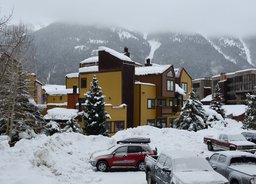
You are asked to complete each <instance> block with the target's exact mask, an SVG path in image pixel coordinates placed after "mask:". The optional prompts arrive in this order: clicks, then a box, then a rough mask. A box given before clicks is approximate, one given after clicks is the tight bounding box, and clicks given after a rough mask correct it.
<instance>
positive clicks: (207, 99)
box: [201, 94, 212, 102]
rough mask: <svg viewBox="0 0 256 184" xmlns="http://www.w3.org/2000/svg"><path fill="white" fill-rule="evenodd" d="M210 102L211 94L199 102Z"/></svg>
mask: <svg viewBox="0 0 256 184" xmlns="http://www.w3.org/2000/svg"><path fill="white" fill-rule="evenodd" d="M210 101H212V94H210V95H208V96H206V97H205V98H203V99H202V100H201V102H210Z"/></svg>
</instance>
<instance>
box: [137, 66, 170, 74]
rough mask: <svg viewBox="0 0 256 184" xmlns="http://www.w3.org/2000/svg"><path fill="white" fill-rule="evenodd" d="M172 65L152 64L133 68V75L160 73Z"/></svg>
mask: <svg viewBox="0 0 256 184" xmlns="http://www.w3.org/2000/svg"><path fill="white" fill-rule="evenodd" d="M171 66H172V65H153V66H143V67H136V68H135V75H150V74H162V73H164V72H165V71H166V70H167V69H168V68H170V67H171Z"/></svg>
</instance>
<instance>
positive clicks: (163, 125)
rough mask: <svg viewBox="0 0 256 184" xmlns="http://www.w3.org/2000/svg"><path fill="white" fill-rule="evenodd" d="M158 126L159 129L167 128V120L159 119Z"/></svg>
mask: <svg viewBox="0 0 256 184" xmlns="http://www.w3.org/2000/svg"><path fill="white" fill-rule="evenodd" d="M156 126H157V127H159V128H165V127H167V120H166V119H157V120H156Z"/></svg>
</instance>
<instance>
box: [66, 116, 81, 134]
mask: <svg viewBox="0 0 256 184" xmlns="http://www.w3.org/2000/svg"><path fill="white" fill-rule="evenodd" d="M61 131H62V132H76V133H83V130H82V128H81V127H80V126H79V124H78V123H77V122H76V121H75V120H74V119H71V120H70V121H68V122H67V125H66V126H65V127H64V128H63V129H62V130H61Z"/></svg>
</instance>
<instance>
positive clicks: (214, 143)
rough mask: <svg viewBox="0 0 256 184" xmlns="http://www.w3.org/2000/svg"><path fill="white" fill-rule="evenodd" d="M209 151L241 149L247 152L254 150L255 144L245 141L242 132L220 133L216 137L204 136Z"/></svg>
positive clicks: (255, 149) (255, 148)
mask: <svg viewBox="0 0 256 184" xmlns="http://www.w3.org/2000/svg"><path fill="white" fill-rule="evenodd" d="M204 143H205V144H207V148H208V150H209V151H213V150H214V149H221V150H241V151H248V152H255V151H256V144H255V143H252V142H250V141H247V140H246V139H245V137H244V136H243V135H242V134H220V135H219V137H218V138H214V137H204Z"/></svg>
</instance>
